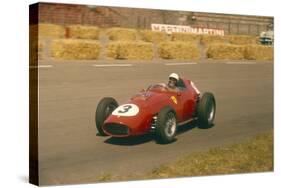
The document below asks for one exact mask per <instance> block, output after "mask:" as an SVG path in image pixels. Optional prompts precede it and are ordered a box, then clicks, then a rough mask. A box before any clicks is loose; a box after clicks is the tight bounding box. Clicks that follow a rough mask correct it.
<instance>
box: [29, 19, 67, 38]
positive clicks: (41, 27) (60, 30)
mask: <svg viewBox="0 0 281 188" xmlns="http://www.w3.org/2000/svg"><path fill="white" fill-rule="evenodd" d="M29 28H30V32H31V35H33V36H34V35H37V34H38V35H39V37H41V38H63V37H64V35H65V30H64V27H63V26H61V25H55V24H45V23H40V24H38V25H31V26H30V27H29Z"/></svg>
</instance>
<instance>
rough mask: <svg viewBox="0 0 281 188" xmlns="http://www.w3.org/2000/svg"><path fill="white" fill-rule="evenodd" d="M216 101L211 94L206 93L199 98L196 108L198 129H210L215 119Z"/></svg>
mask: <svg viewBox="0 0 281 188" xmlns="http://www.w3.org/2000/svg"><path fill="white" fill-rule="evenodd" d="M215 114H216V101H215V97H214V95H213V94H212V93H209V92H206V93H204V94H203V96H202V97H201V98H200V101H199V103H198V108H197V116H198V123H199V124H198V126H199V128H203V129H206V128H210V127H211V126H212V125H213V123H214V119H215Z"/></svg>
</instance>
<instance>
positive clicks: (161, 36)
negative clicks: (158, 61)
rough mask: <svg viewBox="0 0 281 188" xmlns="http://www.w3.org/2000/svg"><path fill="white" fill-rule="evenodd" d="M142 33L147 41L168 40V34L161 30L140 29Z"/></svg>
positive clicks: (142, 36) (143, 38)
mask: <svg viewBox="0 0 281 188" xmlns="http://www.w3.org/2000/svg"><path fill="white" fill-rule="evenodd" d="M140 35H141V38H142V40H143V41H146V42H153V43H159V42H165V41H167V40H168V36H167V34H166V33H164V32H160V31H150V30H142V31H140Z"/></svg>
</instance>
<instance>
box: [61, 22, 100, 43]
mask: <svg viewBox="0 0 281 188" xmlns="http://www.w3.org/2000/svg"><path fill="white" fill-rule="evenodd" d="M99 32H100V30H99V28H98V27H94V26H82V25H69V26H67V27H66V36H67V38H76V39H92V40H97V39H98V38H99Z"/></svg>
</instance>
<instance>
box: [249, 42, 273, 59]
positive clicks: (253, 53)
mask: <svg viewBox="0 0 281 188" xmlns="http://www.w3.org/2000/svg"><path fill="white" fill-rule="evenodd" d="M273 56H274V48H273V47H272V46H263V45H247V46H246V49H245V58H246V59H249V60H273Z"/></svg>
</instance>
